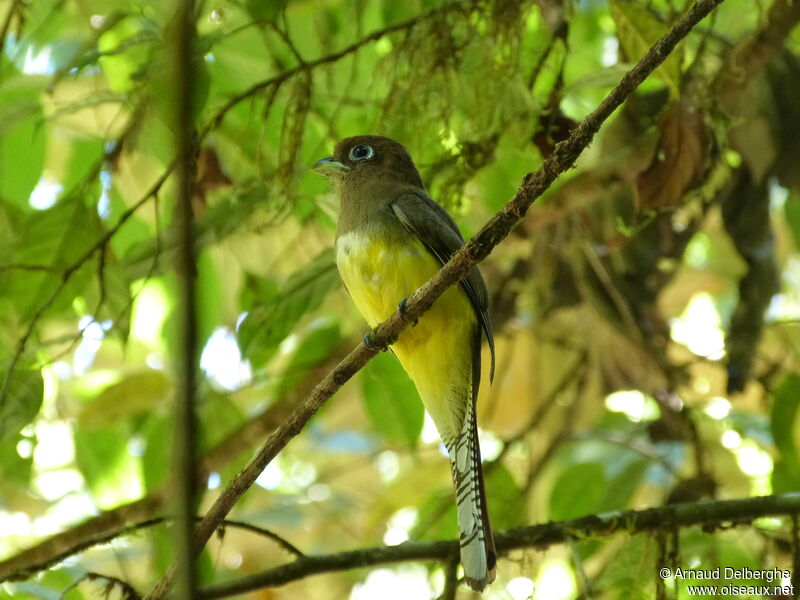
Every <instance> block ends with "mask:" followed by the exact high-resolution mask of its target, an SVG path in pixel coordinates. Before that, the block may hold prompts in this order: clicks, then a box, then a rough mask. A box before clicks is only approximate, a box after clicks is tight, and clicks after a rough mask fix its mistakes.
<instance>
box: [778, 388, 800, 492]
mask: <svg viewBox="0 0 800 600" xmlns="http://www.w3.org/2000/svg"><path fill="white" fill-rule="evenodd" d="M798 408H800V376H798V375H796V374H791V375H788V376H787V377H786V378H785V379H784V380H783V381H781V383H780V385H778V387H777V388H776V389H775V393H774V395H773V400H772V416H771V429H772V438H773V439H774V440H775V447H776V448H777V449H778V451H779V452H780V454H781V459H782V469H783V470H784V475H785V476H787V477H790V478H791V479H792V480H795V481H796V480H800V457H798V454H797V448H798V445H800V411H798Z"/></svg>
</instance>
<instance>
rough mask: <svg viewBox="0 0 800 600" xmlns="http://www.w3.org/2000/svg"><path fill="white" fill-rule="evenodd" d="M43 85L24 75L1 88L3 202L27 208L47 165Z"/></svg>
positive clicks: (0, 185) (0, 193)
mask: <svg viewBox="0 0 800 600" xmlns="http://www.w3.org/2000/svg"><path fill="white" fill-rule="evenodd" d="M40 87H41V86H40V84H39V83H38V82H37V83H36V84H34V85H31V82H30V78H23V77H19V78H12V79H9V80H7V81H3V85H2V87H0V201H3V202H9V203H11V204H14V205H15V206H19V207H25V208H30V207H29V204H28V199H29V197H30V195H31V192H32V191H33V188H35V187H36V184H37V183H38V182H39V177H40V176H41V173H42V167H43V166H44V156H45V144H46V139H47V133H46V132H47V129H46V128H45V127H44V126H43V125H42V123H41V119H42V111H41V107H40V106H39V94H40V92H41V89H40Z"/></svg>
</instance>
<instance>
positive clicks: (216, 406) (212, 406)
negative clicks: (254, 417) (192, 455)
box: [198, 393, 245, 453]
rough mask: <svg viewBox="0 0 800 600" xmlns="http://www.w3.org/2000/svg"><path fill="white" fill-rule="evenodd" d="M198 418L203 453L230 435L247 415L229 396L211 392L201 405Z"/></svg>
mask: <svg viewBox="0 0 800 600" xmlns="http://www.w3.org/2000/svg"><path fill="white" fill-rule="evenodd" d="M198 419H199V421H200V424H201V438H200V452H201V453H202V452H205V451H207V450H208V449H209V448H213V447H214V445H216V444H217V443H219V442H221V441H222V440H224V439H225V438H226V437H228V435H230V434H231V432H233V431H234V430H235V429H236V428H237V427H238V426H239V425H241V424H242V423H243V422H244V421H245V415H244V413H243V412H242V411H241V409H240V408H239V407H238V406H236V404H234V403H233V402H232V401H231V399H230V398H229V397H228V396H224V395H222V394H216V393H210V394H208V395H207V398H205V400H204V401H203V403H202V404H201V405H200V408H199V410H198Z"/></svg>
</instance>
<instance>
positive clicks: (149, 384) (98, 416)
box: [78, 369, 172, 427]
mask: <svg viewBox="0 0 800 600" xmlns="http://www.w3.org/2000/svg"><path fill="white" fill-rule="evenodd" d="M171 390H172V381H171V379H170V378H169V377H168V376H167V374H166V373H164V372H163V371H157V370H155V369H147V370H142V371H139V372H135V373H130V374H129V375H126V376H125V377H123V378H122V379H121V380H120V381H118V382H117V383H114V384H112V385H110V386H108V387H106V388H104V389H103V391H101V392H100V394H99V395H98V396H97V397H96V398H94V399H93V400H90V401H88V402H87V403H85V404H84V405H83V406H82V407H81V411H80V415H79V416H78V419H79V421H80V423H81V424H82V425H83V426H84V427H107V426H109V425H111V424H113V423H118V422H122V421H125V420H127V419H130V418H131V417H133V416H136V415H140V414H142V413H145V412H149V411H152V410H154V409H156V408H157V407H160V406H162V405H163V403H164V402H165V401H166V400H167V399H168V398H169V394H170V392H171Z"/></svg>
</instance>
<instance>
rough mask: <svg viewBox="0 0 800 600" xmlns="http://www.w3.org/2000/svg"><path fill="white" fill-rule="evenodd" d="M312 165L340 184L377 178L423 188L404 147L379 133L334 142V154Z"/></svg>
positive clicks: (318, 171) (316, 170) (314, 168)
mask: <svg viewBox="0 0 800 600" xmlns="http://www.w3.org/2000/svg"><path fill="white" fill-rule="evenodd" d="M311 168H312V170H313V171H314V172H315V173H319V174H320V175H324V176H326V177H330V178H331V179H333V180H334V181H336V182H337V183H340V184H347V183H350V182H363V181H368V180H371V179H373V178H380V179H383V180H396V181H398V182H401V183H404V184H411V185H415V186H417V187H420V188H421V187H423V186H422V179H421V177H420V175H419V172H418V171H417V168H416V167H415V166H414V161H413V160H412V159H411V156H410V155H409V153H408V151H407V150H406V149H405V147H404V146H403V145H402V144H399V143H398V142H395V141H394V140H392V139H389V138H387V137H382V136H379V135H359V136H355V137H349V138H345V139H343V140H341V141H340V142H339V143H337V144H336V146H335V147H334V149H333V156H329V157H327V158H323V159H321V160H318V161H317V162H316V163H314V165H313V166H312V167H311Z"/></svg>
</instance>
